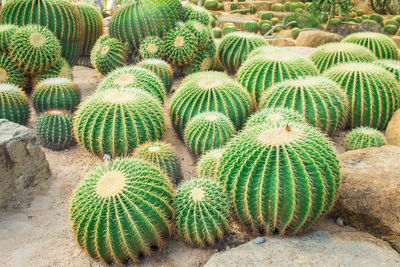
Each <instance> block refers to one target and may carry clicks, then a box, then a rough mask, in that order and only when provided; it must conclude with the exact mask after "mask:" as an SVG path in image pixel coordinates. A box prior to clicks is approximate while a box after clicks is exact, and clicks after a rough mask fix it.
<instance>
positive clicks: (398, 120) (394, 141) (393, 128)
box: [386, 109, 400, 146]
mask: <svg viewBox="0 0 400 267" xmlns="http://www.w3.org/2000/svg"><path fill="white" fill-rule="evenodd" d="M386 142H387V143H388V144H389V145H395V146H400V109H398V110H397V111H396V112H395V113H394V114H393V116H392V118H391V119H390V121H389V123H388V125H387V127H386Z"/></svg>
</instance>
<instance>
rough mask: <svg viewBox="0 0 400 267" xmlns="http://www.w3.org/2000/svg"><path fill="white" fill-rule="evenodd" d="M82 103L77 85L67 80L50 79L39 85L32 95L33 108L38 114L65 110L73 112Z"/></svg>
mask: <svg viewBox="0 0 400 267" xmlns="http://www.w3.org/2000/svg"><path fill="white" fill-rule="evenodd" d="M80 101H81V94H80V92H79V89H78V87H77V86H76V84H75V83H74V82H73V81H71V80H70V79H67V78H60V77H56V78H48V79H45V80H43V81H41V82H40V83H38V84H37V85H36V86H35V88H34V90H33V93H32V103H33V107H34V108H35V110H36V111H37V112H42V111H46V110H49V109H65V110H68V111H70V112H73V111H74V110H75V108H76V107H77V106H78V104H79V102H80Z"/></svg>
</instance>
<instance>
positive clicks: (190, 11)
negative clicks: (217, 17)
mask: <svg viewBox="0 0 400 267" xmlns="http://www.w3.org/2000/svg"><path fill="white" fill-rule="evenodd" d="M183 19H184V21H188V20H196V21H198V22H200V23H202V24H204V25H205V26H209V25H210V22H211V16H210V14H209V13H208V11H207V10H206V9H205V8H202V7H200V6H197V5H193V4H187V5H185V6H184V7H183Z"/></svg>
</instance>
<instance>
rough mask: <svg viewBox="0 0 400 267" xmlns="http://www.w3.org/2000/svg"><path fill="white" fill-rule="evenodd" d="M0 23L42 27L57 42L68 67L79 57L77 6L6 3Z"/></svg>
mask: <svg viewBox="0 0 400 267" xmlns="http://www.w3.org/2000/svg"><path fill="white" fill-rule="evenodd" d="M0 23H2V24H16V25H20V26H24V25H28V24H39V25H41V26H44V27H46V28H47V29H49V30H50V31H51V32H53V33H54V35H55V36H56V37H57V38H58V39H59V40H60V42H61V49H62V51H61V54H62V56H63V57H64V58H65V59H66V60H67V61H68V63H69V64H74V63H75V62H76V60H77V59H78V57H79V54H80V51H81V42H82V35H81V33H82V25H83V24H82V18H81V16H80V15H79V11H78V9H77V7H76V6H74V5H73V4H72V3H71V2H70V1H65V0H58V1H53V0H36V1H32V0H15V1H7V3H6V4H5V5H4V7H3V8H2V10H1V11H0ZM41 59H42V60H43V58H41Z"/></svg>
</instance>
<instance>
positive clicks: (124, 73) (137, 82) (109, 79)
mask: <svg viewBox="0 0 400 267" xmlns="http://www.w3.org/2000/svg"><path fill="white" fill-rule="evenodd" d="M125 87H129V88H139V89H142V90H144V91H146V92H148V93H149V94H151V95H153V96H154V97H156V98H157V99H158V100H160V101H161V102H164V99H165V91H166V90H165V87H164V85H163V83H162V82H161V79H160V78H159V77H158V76H157V75H156V74H154V73H153V72H152V71H150V70H148V69H145V68H141V67H137V66H126V67H121V68H117V69H116V70H114V71H112V72H111V73H109V74H108V75H107V76H106V77H105V78H104V79H103V80H102V81H101V83H100V84H99V86H98V87H97V92H103V91H107V90H110V89H114V88H125Z"/></svg>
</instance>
